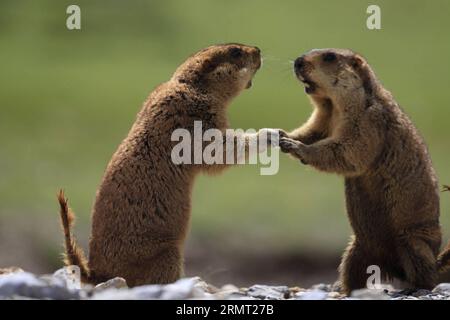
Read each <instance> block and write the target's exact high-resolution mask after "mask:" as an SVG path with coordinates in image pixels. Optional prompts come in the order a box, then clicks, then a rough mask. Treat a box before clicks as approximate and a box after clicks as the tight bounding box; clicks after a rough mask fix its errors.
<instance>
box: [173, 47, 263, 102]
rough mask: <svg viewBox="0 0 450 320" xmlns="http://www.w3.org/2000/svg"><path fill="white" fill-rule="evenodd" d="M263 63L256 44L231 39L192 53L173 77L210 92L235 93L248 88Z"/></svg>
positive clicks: (233, 94)
mask: <svg viewBox="0 0 450 320" xmlns="http://www.w3.org/2000/svg"><path fill="white" fill-rule="evenodd" d="M260 66H261V54H260V50H259V49H258V48H257V47H251V46H246V45H243V44H238V43H229V44H222V45H214V46H210V47H207V48H205V49H203V50H201V51H199V52H197V53H195V54H194V55H192V56H191V57H189V58H188V59H187V60H186V61H185V62H184V63H183V64H182V65H181V66H180V67H178V69H177V70H176V71H175V73H174V75H173V77H172V80H175V81H178V82H180V83H185V84H187V85H188V86H191V87H194V88H195V89H198V90H201V91H205V92H208V93H219V94H221V95H224V96H227V97H233V96H236V95H238V94H239V93H240V91H241V90H243V89H245V88H249V87H250V86H251V84H252V77H253V75H254V74H255V73H256V71H257V70H258V69H259V67H260Z"/></svg>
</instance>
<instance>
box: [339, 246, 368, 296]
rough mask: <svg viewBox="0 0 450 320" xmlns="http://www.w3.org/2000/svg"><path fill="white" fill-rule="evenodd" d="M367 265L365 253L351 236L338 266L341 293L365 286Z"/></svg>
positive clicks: (347, 292)
mask: <svg viewBox="0 0 450 320" xmlns="http://www.w3.org/2000/svg"><path fill="white" fill-rule="evenodd" d="M367 266H368V264H367V254H366V253H365V251H364V250H363V248H361V246H360V245H359V244H358V242H357V241H356V240H355V239H354V238H353V239H352V241H351V242H350V244H349V245H348V246H347V248H346V249H345V252H344V255H343V256H342V261H341V264H340V266H339V280H338V283H339V285H340V289H341V291H342V292H343V293H345V294H347V295H349V294H350V293H351V292H352V291H353V290H356V289H361V288H365V287H366V283H367V278H368V275H367Z"/></svg>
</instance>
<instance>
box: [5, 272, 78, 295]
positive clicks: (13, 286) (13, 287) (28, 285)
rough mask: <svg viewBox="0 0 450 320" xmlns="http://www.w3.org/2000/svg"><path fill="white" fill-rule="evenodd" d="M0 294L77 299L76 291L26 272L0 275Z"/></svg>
mask: <svg viewBox="0 0 450 320" xmlns="http://www.w3.org/2000/svg"><path fill="white" fill-rule="evenodd" d="M0 296H1V297H4V298H10V297H17V296H22V297H28V298H34V299H79V298H80V294H79V292H78V291H75V290H73V291H72V290H69V289H67V288H66V287H64V286H62V285H60V283H59V284H50V283H48V282H47V281H45V280H44V279H39V278H38V277H36V276H35V275H33V274H31V273H28V272H21V273H10V274H6V275H0Z"/></svg>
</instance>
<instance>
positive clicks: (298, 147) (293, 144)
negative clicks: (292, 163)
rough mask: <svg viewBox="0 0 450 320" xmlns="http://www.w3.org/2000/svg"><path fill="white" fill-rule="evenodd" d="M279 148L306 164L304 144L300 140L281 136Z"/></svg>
mask: <svg viewBox="0 0 450 320" xmlns="http://www.w3.org/2000/svg"><path fill="white" fill-rule="evenodd" d="M279 144H280V148H281V151H283V152H284V153H289V154H291V155H293V156H294V157H296V158H298V159H299V160H300V161H301V162H302V163H303V164H307V162H306V161H305V152H304V150H305V148H306V146H305V145H304V144H303V143H301V142H300V141H297V140H294V139H291V138H288V137H283V138H281V139H280V143H279Z"/></svg>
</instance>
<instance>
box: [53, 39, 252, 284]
mask: <svg viewBox="0 0 450 320" xmlns="http://www.w3.org/2000/svg"><path fill="white" fill-rule="evenodd" d="M260 65H261V57H260V50H259V49H258V48H257V47H252V46H246V45H242V44H237V43H231V44H224V45H215V46H210V47H208V48H206V49H203V50H201V51H199V52H197V53H196V54H194V55H192V56H191V57H189V58H188V59H187V60H186V61H185V62H184V63H183V64H182V65H181V66H180V67H178V69H177V70H176V71H175V73H174V74H173V76H172V78H171V79H170V80H169V81H168V82H165V83H163V84H161V85H160V86H158V87H157V88H156V89H155V90H154V91H153V92H152V93H151V94H150V96H149V97H148V99H147V100H146V102H145V103H144V106H143V108H142V110H141V111H140V112H139V114H138V116H137V120H136V122H135V123H134V125H133V127H132V128H131V131H130V132H129V134H128V136H127V137H126V139H125V140H124V141H123V142H122V143H121V145H120V146H119V148H118V150H117V151H116V152H115V154H114V155H113V157H112V159H111V161H110V163H109V165H108V167H107V169H106V172H105V174H104V177H103V181H102V183H101V185H100V187H99V189H98V191H97V195H96V200H95V205H94V208H93V215H92V234H91V238H90V243H89V260H86V259H85V257H84V255H83V252H82V250H80V248H79V247H78V246H77V245H76V242H75V240H74V238H73V236H72V235H71V231H70V227H71V224H72V223H71V221H72V219H73V214H72V213H71V212H70V209H69V208H68V205H67V200H66V199H65V197H64V194H63V193H62V192H61V193H60V194H59V196H58V198H59V202H60V207H61V218H62V225H63V229H64V233H65V239H66V259H65V263H66V264H67V265H78V266H79V267H80V269H81V275H82V280H83V281H85V282H90V283H99V282H102V281H105V280H107V279H110V278H112V277H116V276H120V277H123V278H125V279H126V281H127V283H128V285H130V286H136V285H141V284H150V283H170V282H173V281H175V280H177V279H178V278H179V277H180V276H181V275H182V269H183V258H182V256H183V255H182V251H183V244H184V241H185V238H186V233H187V230H188V225H189V220H190V210H191V192H192V187H193V183H194V178H195V176H196V175H197V174H198V173H200V172H204V171H206V172H209V173H214V172H217V171H220V170H222V169H224V168H226V167H227V165H226V164H216V165H214V164H213V165H211V164H205V163H204V162H200V163H199V164H174V163H173V161H172V159H171V151H172V148H173V147H174V142H173V141H171V135H172V133H173V132H174V130H175V129H180V128H182V129H186V130H188V131H189V132H190V133H192V132H193V131H194V121H202V127H203V129H204V130H207V129H210V128H216V129H219V130H222V131H225V129H226V128H227V127H228V121H227V116H226V111H227V106H228V105H229V103H230V102H231V101H232V100H233V98H235V97H236V96H237V95H239V93H240V92H241V91H242V90H243V89H245V88H249V87H250V85H251V81H252V77H253V75H254V74H255V73H256V71H257V70H258V69H259V67H260ZM260 132H261V131H260ZM245 141H246V142H247V140H245ZM224 156H225V155H224Z"/></svg>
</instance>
